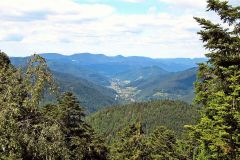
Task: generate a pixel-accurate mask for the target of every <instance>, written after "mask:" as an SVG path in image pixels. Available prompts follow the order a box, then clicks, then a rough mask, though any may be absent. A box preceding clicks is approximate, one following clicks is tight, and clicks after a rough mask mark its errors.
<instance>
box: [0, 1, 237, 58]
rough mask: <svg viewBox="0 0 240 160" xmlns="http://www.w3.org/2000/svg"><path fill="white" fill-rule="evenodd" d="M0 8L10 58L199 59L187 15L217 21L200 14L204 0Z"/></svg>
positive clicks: (0, 44) (0, 35) (0, 36)
mask: <svg viewBox="0 0 240 160" xmlns="http://www.w3.org/2000/svg"><path fill="white" fill-rule="evenodd" d="M237 1H238V0H230V3H232V4H236V3H237ZM0 7H1V11H0V18H1V20H2V21H1V24H0V30H1V31H0V50H2V51H4V52H6V53H7V54H8V55H9V56H14V57H23V56H28V55H32V54H33V53H49V52H50V53H52V52H53V53H61V54H65V55H69V54H71V53H79V52H80V53H84V52H88V53H103V54H105V55H107V56H116V55H123V56H144V57H151V58H181V57H184V58H202V57H204V54H205V53H206V51H205V50H204V48H203V44H202V42H201V41H200V40H199V39H200V37H199V36H198V35H197V32H198V31H199V30H200V27H199V25H198V24H197V22H195V20H194V19H193V17H194V16H197V17H205V18H207V19H210V20H213V21H215V22H218V21H219V19H218V18H217V17H215V16H212V15H211V14H209V13H206V12H205V11H206V0H197V1H192V0H112V1H109V0H58V1H56V0H42V1H40V0H36V1H32V0H17V1H16V0H8V1H0Z"/></svg>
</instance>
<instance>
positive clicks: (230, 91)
mask: <svg viewBox="0 0 240 160" xmlns="http://www.w3.org/2000/svg"><path fill="white" fill-rule="evenodd" d="M207 3H208V6H207V8H208V11H214V12H216V13H217V14H218V16H219V17H220V19H221V20H222V23H220V24H215V23H213V22H211V21H209V20H206V19H203V18H195V19H196V20H197V22H198V23H199V24H200V25H201V26H202V28H203V29H202V30H201V31H200V32H199V34H200V35H201V39H202V41H203V42H204V46H205V48H206V49H207V50H209V53H208V54H206V56H207V57H208V62H207V63H204V64H200V65H199V73H198V81H197V82H196V98H195V99H196V102H197V104H199V105H200V106H202V112H201V120H200V122H199V123H198V124H197V125H196V126H193V127H192V130H193V132H192V135H193V136H194V137H195V139H196V140H197V141H198V143H199V149H198V150H197V151H196V159H229V160H230V159H231V160H234V159H240V37H239V36H240V7H239V6H238V7H234V6H232V5H230V4H229V3H228V2H227V1H219V0H208V1H207Z"/></svg>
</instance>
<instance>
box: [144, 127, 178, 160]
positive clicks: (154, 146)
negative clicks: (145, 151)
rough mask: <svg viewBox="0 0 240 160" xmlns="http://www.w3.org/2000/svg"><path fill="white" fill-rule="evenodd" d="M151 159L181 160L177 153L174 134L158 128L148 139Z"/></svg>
mask: <svg viewBox="0 0 240 160" xmlns="http://www.w3.org/2000/svg"><path fill="white" fill-rule="evenodd" d="M148 145H149V147H150V151H151V153H150V157H151V159H162V160H169V159H176V160H177V159H181V157H182V156H180V154H179V153H178V152H177V139H176V137H175V135H174V132H172V131H170V130H168V129H167V128H166V127H163V126H160V127H158V128H157V129H155V130H154V131H153V133H152V134H150V136H149V138H148Z"/></svg>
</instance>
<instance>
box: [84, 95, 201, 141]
mask: <svg viewBox="0 0 240 160" xmlns="http://www.w3.org/2000/svg"><path fill="white" fill-rule="evenodd" d="M198 118H199V113H198V109H197V108H196V107H194V106H192V105H189V104H187V103H185V102H181V101H172V100H158V101H150V102H142V103H132V104H128V105H123V106H114V107H110V108H106V109H103V110H101V111H99V112H97V113H94V114H92V115H90V116H88V117H87V119H86V120H87V122H88V123H89V124H91V126H92V127H93V128H94V129H95V130H96V131H97V132H98V133H99V134H102V135H104V137H108V138H109V139H110V138H112V137H114V136H115V135H116V133H117V132H119V131H121V130H122V129H124V128H126V127H127V126H128V125H129V124H135V123H136V122H140V123H141V124H142V125H143V127H144V129H145V131H146V132H147V133H152V132H153V130H154V129H156V128H157V126H159V125H160V126H166V127H167V128H169V129H171V130H173V131H174V132H175V133H176V134H177V135H178V136H181V133H183V130H184V125H187V124H188V125H189V124H195V123H196V122H197V120H198Z"/></svg>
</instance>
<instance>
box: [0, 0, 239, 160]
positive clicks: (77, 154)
mask: <svg viewBox="0 0 240 160" xmlns="http://www.w3.org/2000/svg"><path fill="white" fill-rule="evenodd" d="M207 3H208V6H207V8H208V11H214V12H215V13H217V15H218V16H219V17H220V19H221V21H222V23H221V24H215V23H213V22H211V21H209V20H206V19H203V18H195V19H196V21H197V22H198V23H199V24H200V25H201V26H202V30H201V31H200V32H199V35H200V36H201V39H202V41H203V42H204V46H205V48H206V49H207V50H208V51H209V53H208V54H206V56H207V57H208V61H207V63H201V64H199V71H198V79H197V81H196V86H195V92H196V97H195V105H194V106H191V105H187V104H186V103H184V102H180V101H170V100H163V101H152V102H145V103H135V104H129V105H125V106H119V107H116V108H108V109H105V110H103V111H100V112H98V113H95V115H92V116H90V117H88V118H87V120H88V122H89V123H88V122H86V116H85V112H84V109H83V107H82V106H81V105H80V102H79V101H78V99H77V98H76V96H75V95H74V94H73V93H71V92H65V93H60V92H59V91H58V87H57V86H56V85H55V84H56V83H55V81H54V79H53V77H52V73H51V72H50V70H49V68H48V66H47V64H46V60H45V59H44V58H42V57H40V56H39V55H33V56H32V57H31V59H30V60H29V62H28V65H27V68H26V69H23V70H22V69H18V68H15V67H14V66H13V64H12V63H11V61H10V59H9V57H8V56H7V55H6V54H5V53H3V52H0V159H3V160H5V159H6V160H15V159H23V160H29V159H33V160H42V159H44V160H61V159H64V160H65V159H67V160H76V159H79V160H107V159H113V160H114V159H116V160H123V159H126V160H127V159H129V160H162V159H163V160H172V159H176V160H177V159H182V160H185V159H189V160H190V159H193V160H207V159H209V160H219V159H221V160H239V159H240V65H239V64H240V7H239V6H237V7H234V6H231V5H229V3H228V2H227V1H219V0H208V1H207ZM46 93H47V94H46ZM46 95H51V96H52V97H55V99H57V101H56V102H55V103H49V104H44V103H42V102H43V101H44V99H45V98H46V97H45V96H46ZM134 105H135V106H134ZM167 107H169V108H167ZM163 108H164V110H161V109H163ZM198 108H200V110H201V111H200V117H199V120H197V121H193V119H192V118H191V117H190V119H188V118H189V117H185V118H187V119H185V118H184V116H182V114H186V115H185V116H194V117H197V115H198V114H197V112H196V110H197V109H198ZM188 109H189V110H188ZM174 110H176V111H177V112H176V113H174V115H176V117H174V118H175V119H174V118H173V117H171V116H170V115H169V116H167V117H164V115H161V114H159V113H164V112H165V113H164V114H168V113H171V112H174ZM184 110H185V112H184V113H181V112H182V111H184ZM159 111H160V112H159ZM142 112H143V113H142ZM149 112H150V113H149ZM178 112H179V113H178ZM154 114H159V115H161V116H162V117H161V118H164V119H168V118H170V119H168V120H166V123H162V122H163V121H164V119H161V118H160V119H159V121H158V119H156V117H157V116H158V115H157V116H156V115H154ZM195 114H196V116H195ZM117 116H119V117H117ZM125 116H131V117H130V119H127V120H124V118H125ZM108 118H110V119H108ZM128 118H129V117H128ZM116 121H119V123H118V124H117V122H116ZM115 122H116V123H115ZM150 122H151V123H150ZM194 123H195V124H194ZM90 124H92V125H93V126H91V125H90ZM163 124H164V125H166V126H167V127H164V126H161V125H163ZM108 125H109V126H108ZM113 125H116V126H113ZM117 125H119V126H117ZM120 125H122V126H120ZM179 125H181V126H179ZM183 125H185V128H186V129H187V130H186V131H185V132H184V133H182V134H181V136H178V132H179V131H181V130H183V129H182V126H183ZM149 126H150V127H149ZM94 128H95V129H96V131H95V130H94ZM109 128H110V129H111V131H109V130H108V129H109ZM169 128H170V129H172V130H173V131H171V130H169ZM97 132H98V133H97ZM107 132H112V133H107ZM113 132H114V133H113ZM99 133H103V134H104V136H105V137H101V135H100V134H99ZM108 135H111V136H112V137H111V140H107V139H106V136H108Z"/></svg>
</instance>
